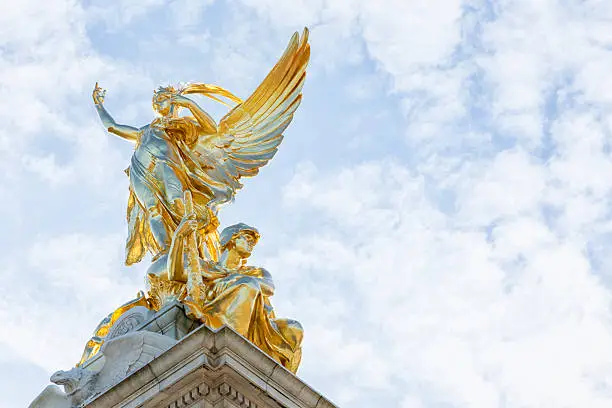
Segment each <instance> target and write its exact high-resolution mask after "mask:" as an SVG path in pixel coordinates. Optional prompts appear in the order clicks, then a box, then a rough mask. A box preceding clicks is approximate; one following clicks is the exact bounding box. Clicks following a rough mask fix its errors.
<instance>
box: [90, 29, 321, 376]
mask: <svg viewBox="0 0 612 408" xmlns="http://www.w3.org/2000/svg"><path fill="white" fill-rule="evenodd" d="M309 58H310V45H309V44H308V30H307V29H304V32H303V34H302V36H299V35H298V33H295V34H294V35H293V37H292V38H291V40H290V42H289V45H288V46H287V48H286V50H285V52H284V53H283V55H282V56H281V58H280V59H279V61H278V62H277V63H276V65H275V66H274V67H273V68H272V70H271V71H270V73H269V74H268V75H267V76H266V78H265V79H264V80H263V82H262V83H261V84H260V85H259V86H258V87H257V89H256V90H255V91H254V92H253V94H252V95H251V96H249V97H248V98H247V99H246V100H244V101H243V100H242V99H240V98H238V97H237V96H235V95H234V94H232V93H231V92H229V91H227V90H225V89H223V88H221V87H219V86H216V85H210V84H200V83H196V84H188V85H185V86H182V87H177V88H175V87H172V86H168V87H160V88H158V90H157V91H155V92H154V94H153V109H154V111H155V112H156V113H157V115H158V117H157V118H156V119H154V120H153V121H152V122H151V123H150V124H148V125H146V126H143V127H140V128H136V127H132V126H127V125H119V124H117V123H116V122H115V120H114V119H113V118H112V117H111V115H110V114H109V113H108V112H107V110H106V109H105V107H104V97H105V94H106V91H104V90H103V89H101V88H100V87H99V86H98V84H97V83H96V86H95V88H94V91H93V100H94V103H95V106H96V109H97V111H98V114H99V116H100V119H101V120H102V123H103V124H104V126H105V128H106V129H107V130H108V131H109V132H110V133H113V134H115V135H117V136H119V137H121V138H123V139H126V140H129V141H131V142H134V143H135V150H134V154H133V155H132V158H131V163H130V166H129V168H128V169H127V170H126V172H127V174H128V176H129V179H130V187H129V199H128V206H127V221H128V238H127V243H126V259H125V262H126V264H127V265H131V264H133V263H136V262H140V261H141V260H142V259H143V257H144V255H145V254H146V253H147V252H149V253H151V254H152V263H151V266H150V267H149V269H148V271H147V280H148V285H149V288H148V293H147V294H146V295H144V296H139V297H138V299H135V300H133V301H131V302H128V303H127V304H125V305H124V306H122V307H121V308H119V309H117V310H116V311H115V312H113V313H111V314H110V315H109V316H108V317H107V318H106V319H105V320H103V321H102V323H101V324H100V325H99V326H98V328H97V329H96V332H95V333H94V337H93V338H92V340H90V342H89V343H88V345H87V347H86V350H85V352H84V354H83V357H82V359H81V361H80V363H79V365H82V364H83V363H84V362H85V361H87V360H88V359H90V358H91V357H93V356H94V355H95V354H96V353H97V352H98V350H99V348H100V346H101V344H102V343H103V342H104V338H105V336H106V333H107V332H108V330H109V328H110V327H111V326H112V325H113V324H114V322H115V321H117V319H119V318H120V317H121V314H122V313H124V312H126V311H127V310H129V309H130V308H133V307H136V306H146V307H147V308H149V309H151V310H158V309H159V308H160V307H161V306H163V304H164V303H166V302H167V301H168V300H178V301H180V302H182V303H184V304H185V305H186V306H187V310H188V311H189V314H190V316H191V317H193V318H195V319H197V320H199V321H201V322H202V323H204V324H206V325H208V326H209V327H211V328H218V327H221V326H222V325H229V326H231V327H232V328H234V329H235V330H236V331H237V332H239V333H240V334H242V335H243V336H244V337H246V338H247V339H249V340H250V341H251V342H253V343H254V344H255V345H257V346H258V347H259V348H260V349H262V350H263V351H264V352H266V353H268V354H269V355H270V356H271V357H273V358H275V359H276V360H277V361H279V362H280V363H281V364H283V365H284V366H285V367H287V368H288V369H290V370H292V371H294V372H295V370H297V366H298V364H299V361H300V357H301V346H300V344H301V340H302V328H301V326H300V325H299V323H297V322H295V321H293V320H288V319H277V318H276V317H275V316H274V312H273V310H272V307H271V305H270V301H269V297H270V296H272V294H273V292H274V285H273V284H272V280H271V278H270V275H269V273H268V272H267V271H266V270H265V269H263V268H255V267H251V266H246V260H247V258H248V257H249V256H250V253H251V251H252V249H253V246H254V245H255V243H256V242H257V240H258V239H259V233H258V232H257V230H256V229H254V228H252V227H248V226H246V225H245V224H238V225H234V226H232V227H228V228H226V229H225V230H223V233H222V234H221V236H219V234H218V232H217V228H218V227H219V221H218V218H217V216H218V210H219V207H220V206H221V205H222V204H225V203H227V202H230V201H232V200H233V199H234V196H235V194H236V191H237V190H238V189H240V188H241V187H242V184H241V183H240V179H241V178H242V177H251V176H254V175H256V174H257V173H258V171H259V168H260V167H262V166H264V165H265V164H266V163H268V161H269V160H270V159H271V158H272V157H273V156H274V154H275V153H276V151H277V149H278V146H279V144H280V143H281V141H282V138H283V132H284V131H285V129H286V128H287V126H289V124H290V123H291V120H292V119H293V115H294V112H295V110H296V109H297V107H298V106H299V104H300V101H301V97H302V95H301V91H302V87H303V85H304V80H305V77H306V66H307V64H308V61H309ZM188 94H200V95H203V96H206V97H208V98H211V99H213V100H215V101H217V102H220V103H223V104H228V103H230V104H233V105H234V106H233V107H232V108H231V109H230V111H229V112H228V113H227V114H226V115H225V116H224V117H223V118H222V119H221V120H220V121H219V123H218V124H217V123H216V122H215V120H214V119H213V118H212V117H211V116H210V115H209V114H208V113H207V112H205V111H204V110H203V109H202V108H201V107H200V106H199V105H198V104H197V103H196V102H195V101H194V100H192V99H189V98H188V97H186V96H185V95H188ZM223 98H225V100H224V99H223ZM228 106H229V105H228ZM230 107H231V106H230ZM181 109H186V110H188V111H189V113H190V115H187V116H180V115H179V111H180V110H181Z"/></svg>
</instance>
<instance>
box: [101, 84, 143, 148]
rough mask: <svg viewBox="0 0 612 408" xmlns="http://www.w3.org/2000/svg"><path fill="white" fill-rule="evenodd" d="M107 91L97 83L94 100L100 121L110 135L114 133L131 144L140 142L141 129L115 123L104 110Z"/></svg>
mask: <svg viewBox="0 0 612 408" xmlns="http://www.w3.org/2000/svg"><path fill="white" fill-rule="evenodd" d="M105 94H106V91H105V90H103V89H102V88H100V87H99V86H98V83H97V82H96V86H95V88H94V90H93V95H92V96H93V100H94V104H95V106H96V110H97V111H98V116H100V120H101V121H102V124H103V125H104V127H105V128H106V130H108V131H109V132H110V133H113V134H115V135H117V136H119V137H121V138H123V139H126V140H129V141H131V142H136V141H137V140H138V134H139V132H140V130H139V129H137V128H135V127H133V126H128V125H120V124H118V123H117V122H115V119H113V117H112V116H111V115H110V113H108V111H107V110H106V108H104V104H103V103H104V96H105Z"/></svg>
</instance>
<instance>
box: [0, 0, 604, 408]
mask: <svg viewBox="0 0 612 408" xmlns="http://www.w3.org/2000/svg"><path fill="white" fill-rule="evenodd" d="M196 3H197V4H196ZM209 5H210V3H208V2H207V3H206V4H204V3H198V2H192V1H177V2H173V3H172V4H171V5H170V6H167V5H166V4H165V3H163V2H159V1H146V2H140V3H136V2H122V3H121V4H118V5H117V6H116V7H112V8H109V7H107V5H106V4H102V3H99V2H94V3H92V4H90V5H89V6H88V7H87V8H85V9H84V7H83V6H81V5H80V4H79V3H75V2H72V1H65V2H64V1H59V0H57V1H51V2H45V4H44V5H43V4H42V3H41V4H38V3H23V2H22V3H19V4H17V3H14V4H11V5H10V6H6V7H5V8H6V10H5V11H3V13H0V27H2V28H0V30H2V31H1V32H2V33H4V35H0V38H2V40H3V41H4V43H3V44H2V47H3V52H5V54H4V55H5V56H6V58H5V59H3V60H2V62H0V112H1V113H0V123H2V125H0V157H1V159H2V160H0V170H2V171H3V174H4V178H3V179H2V181H0V193H1V194H2V195H3V196H9V195H10V197H11V200H8V201H7V200H4V201H3V202H2V203H1V204H0V208H2V210H3V211H4V212H3V214H5V215H6V220H7V223H8V225H9V228H10V236H11V237H15V238H14V239H11V240H8V239H5V238H2V237H0V243H2V239H5V241H6V246H5V247H4V248H6V249H4V250H3V252H2V254H1V255H2V259H4V261H3V264H2V265H3V267H2V277H3V279H4V280H3V281H4V282H9V283H8V284H6V285H5V288H6V290H4V291H3V292H2V296H0V316H2V320H3V322H6V323H5V327H7V328H8V329H7V330H8V331H6V333H10V334H11V336H10V337H9V336H8V335H7V336H4V337H0V342H1V343H2V346H3V347H4V348H5V349H9V350H11V352H14V353H15V354H16V355H18V356H21V357H22V358H23V359H24V361H34V362H36V364H38V365H40V366H43V367H45V369H47V370H49V371H52V370H54V369H59V368H66V364H67V362H68V363H72V362H73V360H74V359H75V358H77V357H78V353H80V350H81V348H82V343H83V341H84V340H85V338H86V337H87V335H88V332H89V331H90V330H91V329H93V327H94V326H95V325H96V323H97V321H98V320H99V318H100V317H102V316H103V315H104V314H105V313H108V312H110V311H111V310H112V308H113V307H114V306H116V305H117V303H121V302H123V301H125V300H127V298H129V297H131V296H133V295H134V294H135V293H132V292H134V289H135V288H137V287H139V286H140V285H139V279H140V276H141V272H142V271H140V272H139V271H138V270H130V272H125V273H124V272H123V269H122V268H121V267H120V264H121V250H122V247H123V242H122V241H123V235H124V225H123V224H122V223H123V218H122V217H123V214H122V212H123V210H124V206H125V202H124V200H125V183H126V180H125V176H124V175H123V174H122V173H121V170H122V169H123V168H124V167H125V164H126V161H127V158H128V156H129V147H127V146H126V147H123V146H124V145H121V144H120V142H121V141H115V140H114V139H111V138H109V137H108V136H106V135H104V134H103V133H102V130H101V129H100V128H99V126H97V125H94V122H95V120H96V118H95V113H94V112H93V111H92V110H91V109H89V107H88V106H87V103H89V100H90V99H89V98H90V96H89V93H90V88H91V85H92V84H93V82H95V80H98V79H104V81H103V83H102V85H103V86H106V87H108V88H109V97H108V102H107V103H108V104H109V106H110V107H112V108H114V109H116V111H117V119H120V120H121V121H126V122H129V123H132V122H133V123H137V122H139V121H146V120H147V119H148V118H149V116H146V115H149V114H148V113H146V115H145V112H148V109H149V102H148V100H142V97H143V95H145V94H146V95H147V96H146V97H147V98H148V97H149V94H148V93H147V92H149V90H150V89H151V88H152V87H153V86H154V85H156V81H157V79H158V78H163V79H164V80H165V79H170V80H173V81H174V80H175V79H180V80H197V81H209V78H210V82H218V83H219V84H220V85H223V86H226V87H228V88H229V89H231V90H233V91H236V92H237V93H238V94H240V95H245V94H247V93H248V91H249V90H251V89H252V88H253V87H254V86H255V85H256V84H257V83H258V81H259V80H260V79H261V77H262V76H263V75H265V73H266V72H267V70H268V69H269V67H271V66H272V64H273V63H274V62H275V58H276V57H277V56H278V54H279V53H280V52H281V50H282V48H283V47H284V45H285V43H286V39H287V37H288V35H290V34H291V33H292V32H293V31H296V30H300V29H301V27H302V26H303V25H309V26H310V27H311V28H312V37H311V40H312V47H313V58H312V66H311V70H310V74H309V79H308V85H307V90H306V92H307V93H306V95H305V100H304V104H303V106H302V107H301V110H300V115H302V116H301V117H300V118H301V119H300V118H297V119H296V124H295V125H296V126H292V128H291V137H288V138H287V139H286V141H285V142H284V144H283V148H282V149H284V150H283V152H282V154H279V156H277V157H276V158H275V160H274V163H273V164H272V165H271V166H270V169H269V170H266V171H265V172H262V175H261V176H260V177H258V179H257V180H258V181H248V184H247V186H246V187H245V193H241V194H240V195H239V198H238V200H237V202H236V204H235V205H234V206H233V207H232V208H239V209H242V211H243V212H242V213H240V214H238V215H240V218H241V219H242V220H244V221H246V222H249V223H252V222H259V223H262V224H263V227H262V230H266V232H265V233H264V240H263V241H262V244H261V247H260V248H262V249H261V250H259V251H260V252H258V254H259V255H257V254H256V256H260V258H259V260H257V261H256V262H261V264H262V265H263V266H265V267H266V268H269V269H270V270H271V271H272V273H273V274H274V276H275V278H276V281H277V287H278V289H277V294H276V295H275V299H274V301H275V305H276V306H277V312H278V314H279V315H282V316H289V317H292V318H296V319H298V320H300V321H302V322H303V323H304V326H305V327H306V338H305V344H304V348H305V355H304V361H303V366H302V369H301V371H300V376H302V377H303V378H304V379H305V380H306V381H307V382H308V383H310V384H312V385H313V386H314V387H315V388H316V389H318V390H320V391H323V392H324V393H325V394H326V395H327V396H329V397H330V398H331V399H332V400H334V401H336V402H338V403H339V404H340V405H341V406H389V407H393V406H403V407H411V408H417V407H418V408H420V407H425V406H442V405H444V406H449V407H487V408H488V407H495V406H499V407H502V406H503V407H542V406H560V407H561V406H566V407H587V406H588V407H599V406H601V407H604V406H608V405H609V404H610V400H611V398H610V389H611V387H612V384H611V380H610V379H611V378H612V367H611V366H610V364H609V363H608V362H609V361H611V359H612V355H611V351H610V348H609V347H608V345H609V344H611V343H612V327H611V322H612V315H611V314H610V311H609V304H610V287H612V284H611V282H612V281H610V278H611V277H612V275H611V274H610V273H609V272H608V271H607V267H608V266H610V265H612V258H611V256H610V255H609V254H610V253H612V241H611V240H610V237H611V236H612V235H611V227H612V222H611V221H612V220H611V219H610V211H609V209H608V207H609V203H610V197H611V193H612V191H611V187H612V182H610V181H609V180H610V178H609V177H608V174H610V171H609V170H610V143H611V141H610V128H611V126H610V123H611V122H610V120H609V119H608V117H609V116H610V113H611V112H610V105H609V98H610V96H609V95H610V92H609V90H610V80H609V79H608V70H609V66H610V62H611V59H612V56H611V55H612V54H611V52H610V45H611V42H612V37H611V36H610V34H609V32H610V30H609V18H610V16H612V7H611V6H610V5H609V4H608V3H607V2H603V1H599V2H597V1H589V2H578V1H566V2H556V1H552V0H551V1H536V2H534V1H528V0H524V1H500V2H495V3H489V2H486V1H480V0H471V1H464V2H460V1H456V0H446V1H442V0H440V1H433V2H432V1H416V0H415V1H391V0H389V1H386V2H382V3H376V2H372V1H349V0H347V1H317V2H305V1H286V2H282V4H280V3H279V2H270V1H268V0H261V1H257V0H248V1H243V2H241V3H232V4H230V3H223V2H217V3H216V4H214V7H208V6H209ZM165 7H169V9H168V10H170V11H171V12H170V13H165V12H164V13H162V12H161V11H162V10H166V9H165ZM213 9H214V10H213ZM183 17H189V18H187V19H184V18H183ZM163 19H166V20H163ZM162 20H163V21H162ZM100 22H102V23H103V24H102V25H101V24H99V23H100ZM160 22H163V26H164V27H165V31H164V30H161V31H159V30H156V29H157V28H159V27H160ZM204 23H205V24H204ZM22 27H29V29H28V30H23V29H22ZM100 27H102V28H100ZM95 29H98V30H100V31H98V32H93V33H92V32H90V30H95ZM112 35H115V36H118V37H120V39H121V41H117V38H115V37H113V38H115V39H114V40H113V41H115V42H116V43H112V44H109V43H106V42H104V41H111V40H110V38H111V37H112ZM124 42H129V44H130V45H129V46H128V45H125V44H124ZM98 49H104V51H103V52H102V51H99V50H98ZM132 51H134V52H132ZM122 53H127V54H129V55H124V54H122ZM102 54H103V55H105V56H101V55H102ZM160 55H163V58H162V59H160ZM151 78H155V81H154V80H152V79H151ZM386 85H388V86H387V88H385V86H386ZM128 94H129V95H130V96H129V97H128V96H127V95H128ZM349 99H351V100H349ZM353 99H354V100H353ZM355 104H360V105H359V106H360V107H361V108H362V109H361V110H359V109H356V108H355V106H356V105H355ZM16 107H17V108H16ZM114 111H115V110H113V112H114ZM397 112H400V114H401V116H399V115H397V114H396V113H397ZM300 120H302V122H300ZM309 129H315V131H312V130H310V131H309ZM343 132H344V133H347V135H346V136H344V133H343ZM319 133H320V134H319ZM338 134H342V137H337V135H338ZM349 139H350V140H349ZM345 143H346V144H348V145H349V147H350V148H347V147H346V146H344V144H345ZM340 144H342V145H341V146H339V145H340ZM119 146H122V147H119ZM121 149H123V150H121ZM291 149H293V150H291ZM308 149H310V150H308ZM317 149H320V150H318V151H317ZM321 149H325V150H324V151H323V150H321ZM374 151H377V152H378V156H376V159H374V158H371V157H370V156H371V155H373V154H374V153H373V152H374ZM312 152H315V153H312ZM328 152H331V153H328ZM310 154H312V156H308V157H305V156H306V155H310ZM381 158H382V159H381ZM305 160H308V161H309V162H307V163H306V162H305ZM296 161H301V162H302V163H303V164H301V165H298V166H295V165H294V163H295V162H296ZM274 166H276V167H274ZM279 174H282V177H281V176H279ZM292 174H293V176H292ZM265 177H268V179H267V180H276V181H277V180H282V181H286V180H290V181H289V182H288V184H287V185H286V186H285V187H284V191H283V194H284V201H283V203H282V205H278V204H277V203H275V201H276V199H274V197H277V195H278V194H280V187H279V186H276V187H268V185H266V184H265V181H263V182H262V181H259V180H264V178H265ZM274 177H276V179H274ZM283 177H284V178H283ZM245 184H246V183H245ZM76 186H78V188H77V187H76ZM262 186H264V187H262ZM257 189H259V190H257ZM247 191H254V193H247ZM248 194H251V195H250V196H249V195H248ZM249 200H250V201H249ZM15 203H17V204H15ZM261 208H265V209H266V210H265V211H262V210H261ZM62 211H64V212H70V215H69V216H66V217H64V216H62V215H61V212H62ZM223 211H224V212H223V213H222V214H221V217H222V221H224V222H225V221H226V220H227V219H228V214H231V211H233V210H232V209H224V210H223ZM236 211H237V210H236ZM264 213H265V214H264ZM223 217H225V218H223ZM251 217H252V218H255V220H252V219H251ZM257 225H258V226H259V224H257ZM269 231H273V233H272V234H276V235H278V236H279V237H281V238H278V237H277V238H276V241H275V238H274V237H270V238H267V237H266V234H269ZM268 236H269V235H268ZM285 238H287V239H285ZM266 240H269V241H266ZM266 242H273V243H274V245H273V248H271V247H266V246H265V245H267V244H266ZM262 253H263V254H264V255H263V256H261V254H262ZM23 259H28V261H27V262H23V261H22V260H23ZM145 266H146V265H143V267H145ZM23 276H28V277H32V279H31V280H29V281H26V280H24V279H23ZM111 288H112V289H111ZM107 293H111V294H112V296H107ZM66 322H70V324H69V327H68V326H66V324H67V323H66ZM40 333H45V337H47V338H50V339H51V340H50V341H49V343H48V344H47V345H44V346H41V345H40V338H41V334H40ZM67 333H70V335H68V334H67ZM75 333H78V334H77V335H75ZM32 350H34V351H32ZM0 364H4V363H0ZM11 364H13V365H14V362H13V363H11ZM24 364H25V363H24ZM41 388H42V387H41Z"/></svg>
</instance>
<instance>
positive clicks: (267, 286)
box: [258, 268, 274, 296]
mask: <svg viewBox="0 0 612 408" xmlns="http://www.w3.org/2000/svg"><path fill="white" fill-rule="evenodd" d="M258 269H259V270H260V271H261V276H260V277H259V278H260V285H261V290H262V291H263V294H264V295H265V296H272V295H274V282H273V281H272V275H270V272H268V271H267V270H266V269H264V268H258Z"/></svg>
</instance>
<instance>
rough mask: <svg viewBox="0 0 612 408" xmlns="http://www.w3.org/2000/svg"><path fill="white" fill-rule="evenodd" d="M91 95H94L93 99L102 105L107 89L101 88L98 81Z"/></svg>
mask: <svg viewBox="0 0 612 408" xmlns="http://www.w3.org/2000/svg"><path fill="white" fill-rule="evenodd" d="M91 96H92V97H93V101H94V103H95V104H96V105H102V104H103V103H104V97H105V96H106V90H104V89H102V88H100V87H99V86H98V83H97V82H96V85H95V86H94V90H93V93H92V95H91Z"/></svg>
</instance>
